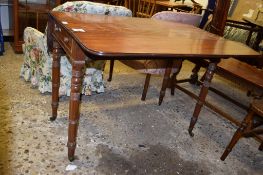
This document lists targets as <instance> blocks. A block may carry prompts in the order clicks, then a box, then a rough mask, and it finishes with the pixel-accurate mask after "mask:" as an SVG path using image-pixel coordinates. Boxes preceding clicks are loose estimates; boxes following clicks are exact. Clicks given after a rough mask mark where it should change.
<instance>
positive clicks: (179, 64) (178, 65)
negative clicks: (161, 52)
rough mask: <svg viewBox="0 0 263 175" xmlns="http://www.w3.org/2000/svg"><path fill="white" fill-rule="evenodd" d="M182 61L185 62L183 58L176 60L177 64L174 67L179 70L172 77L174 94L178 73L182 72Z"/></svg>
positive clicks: (171, 83) (172, 91)
mask: <svg viewBox="0 0 263 175" xmlns="http://www.w3.org/2000/svg"><path fill="white" fill-rule="evenodd" d="M182 63H183V61H182V60H175V61H174V64H175V65H174V66H173V67H174V68H177V69H178V70H177V71H176V72H175V73H173V75H172V78H171V79H170V85H171V95H174V89H175V84H176V81H177V79H176V77H177V75H178V74H179V72H180V70H181V68H182Z"/></svg>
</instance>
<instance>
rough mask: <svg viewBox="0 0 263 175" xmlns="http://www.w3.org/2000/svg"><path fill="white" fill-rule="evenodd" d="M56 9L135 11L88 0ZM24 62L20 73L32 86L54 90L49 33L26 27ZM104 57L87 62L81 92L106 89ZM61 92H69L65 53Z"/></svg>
mask: <svg viewBox="0 0 263 175" xmlns="http://www.w3.org/2000/svg"><path fill="white" fill-rule="evenodd" d="M53 11H61V12H72V13H88V14H99V15H109V16H132V12H131V11H130V10H129V9H127V8H125V7H121V6H113V5H108V4H101V3H94V2H89V1H75V2H66V3H64V4H62V5H60V6H58V7H56V8H54V9H53ZM23 52H24V62H23V65H22V67H21V72H20V76H21V77H22V78H24V79H25V80H26V81H30V82H31V85H32V87H37V88H38V89H39V91H40V92H41V93H45V92H51V89H52V87H51V84H52V83H51V82H52V76H51V75H52V73H51V71H52V69H51V67H52V53H49V52H48V50H47V38H46V34H44V33H41V32H39V31H38V30H36V29H34V28H32V27H27V28H26V29H25V30H24V45H23ZM104 66H105V61H93V62H91V63H90V64H89V65H87V66H86V70H85V75H84V80H83V86H82V93H83V94H85V95H91V94H92V92H97V93H101V92H104V83H103V69H104ZM60 67H61V68H60V89H59V94H60V95H67V96H69V95H70V81H71V64H70V62H69V61H68V59H67V57H66V56H62V57H61V65H60Z"/></svg>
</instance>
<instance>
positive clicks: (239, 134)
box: [220, 110, 254, 161]
mask: <svg viewBox="0 0 263 175" xmlns="http://www.w3.org/2000/svg"><path fill="white" fill-rule="evenodd" d="M253 115H254V111H252V110H250V111H249V112H248V114H247V115H246V117H245V118H244V120H243V121H242V123H241V125H240V127H239V128H238V129H237V130H236V132H235V134H234V136H233V137H232V139H231V141H230V143H229V144H228V146H227V147H226V149H225V151H224V153H223V154H222V156H221V158H220V159H221V160H222V161H224V160H225V159H226V157H227V156H228V154H229V153H230V152H231V151H232V148H233V147H234V146H235V145H236V143H237V142H238V140H239V139H240V138H241V137H242V136H243V133H244V131H245V130H246V129H247V127H248V125H249V122H250V121H251V120H253Z"/></svg>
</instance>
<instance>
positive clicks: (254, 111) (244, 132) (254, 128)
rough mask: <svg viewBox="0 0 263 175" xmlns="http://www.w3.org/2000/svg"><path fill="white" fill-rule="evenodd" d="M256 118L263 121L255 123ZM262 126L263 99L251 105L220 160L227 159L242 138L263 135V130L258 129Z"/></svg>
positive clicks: (261, 147)
mask: <svg viewBox="0 0 263 175" xmlns="http://www.w3.org/2000/svg"><path fill="white" fill-rule="evenodd" d="M256 116H258V117H260V119H261V121H257V122H255V119H256ZM261 125H263V99H260V100H254V101H253V102H252V103H251V106H250V108H249V111H248V114H247V115H246V116H245V118H244V120H243V121H242V123H241V125H240V127H239V128H238V129H237V130H236V132H235V134H234V136H233V137H232V139H231V141H230V143H229V145H228V146H227V147H226V149H225V151H224V153H223V154H222V156H221V158H220V159H221V160H223V161H224V160H225V159H226V157H227V156H228V154H229V153H230V152H231V150H232V148H233V147H234V146H235V145H236V143H237V142H238V140H239V139H240V138H241V137H251V136H254V135H255V134H256V135H259V134H263V129H262V128H258V127H259V126H261ZM259 150H261V151H262V150H263V142H261V144H260V146H259Z"/></svg>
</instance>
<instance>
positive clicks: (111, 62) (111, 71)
mask: <svg viewBox="0 0 263 175" xmlns="http://www.w3.org/2000/svg"><path fill="white" fill-rule="evenodd" d="M113 67H114V60H110V72H109V78H108V81H111V80H112V74H113Z"/></svg>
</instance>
